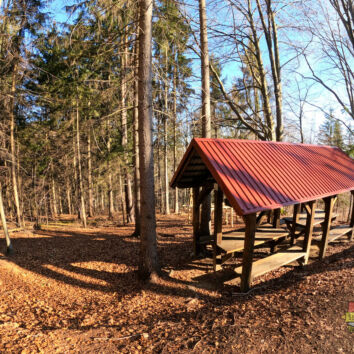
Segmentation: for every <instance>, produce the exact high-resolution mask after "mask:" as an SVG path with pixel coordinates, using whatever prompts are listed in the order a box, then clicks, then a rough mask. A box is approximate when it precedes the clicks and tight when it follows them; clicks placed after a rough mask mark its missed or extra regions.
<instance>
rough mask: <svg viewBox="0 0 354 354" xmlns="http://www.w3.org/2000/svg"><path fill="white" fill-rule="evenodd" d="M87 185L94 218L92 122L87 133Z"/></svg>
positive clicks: (90, 207)
mask: <svg viewBox="0 0 354 354" xmlns="http://www.w3.org/2000/svg"><path fill="white" fill-rule="evenodd" d="M87 183H88V207H89V210H88V212H89V216H90V217H92V216H93V185H92V156H91V122H89V128H88V132H87Z"/></svg>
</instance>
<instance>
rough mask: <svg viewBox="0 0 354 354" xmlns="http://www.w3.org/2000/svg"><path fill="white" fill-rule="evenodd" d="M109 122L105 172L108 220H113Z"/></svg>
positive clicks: (108, 124)
mask: <svg viewBox="0 0 354 354" xmlns="http://www.w3.org/2000/svg"><path fill="white" fill-rule="evenodd" d="M109 130H110V121H108V122H107V134H108V138H107V151H108V157H107V171H108V219H110V220H112V219H113V214H114V204H113V183H112V169H111V163H110V154H111V136H110V132H109Z"/></svg>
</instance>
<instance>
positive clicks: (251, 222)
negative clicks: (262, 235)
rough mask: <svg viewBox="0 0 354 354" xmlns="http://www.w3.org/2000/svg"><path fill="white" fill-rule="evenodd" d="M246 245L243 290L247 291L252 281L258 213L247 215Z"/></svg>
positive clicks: (243, 262) (242, 278)
mask: <svg viewBox="0 0 354 354" xmlns="http://www.w3.org/2000/svg"><path fill="white" fill-rule="evenodd" d="M245 222H246V231H245V246H244V250H243V258H242V274H241V291H242V292H247V291H248V290H249V288H250V286H251V282H252V262H253V251H254V240H255V234H256V214H255V213H254V214H249V215H245Z"/></svg>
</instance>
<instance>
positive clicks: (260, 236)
mask: <svg viewBox="0 0 354 354" xmlns="http://www.w3.org/2000/svg"><path fill="white" fill-rule="evenodd" d="M288 235H289V232H288V231H286V230H285V229H283V228H279V229H275V228H273V227H271V226H261V227H258V228H257V231H256V235H255V242H254V245H255V246H259V245H262V244H265V243H268V242H271V241H276V240H278V239H279V238H285V237H286V236H288ZM244 243H245V230H244V229H240V230H237V231H233V232H230V233H225V234H223V237H222V240H221V243H219V244H217V246H218V247H219V249H220V250H221V252H224V253H234V252H240V251H242V250H243V248H244Z"/></svg>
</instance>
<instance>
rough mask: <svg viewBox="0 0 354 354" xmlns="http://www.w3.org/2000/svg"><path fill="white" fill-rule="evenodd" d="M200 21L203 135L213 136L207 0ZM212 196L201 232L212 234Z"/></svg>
mask: <svg viewBox="0 0 354 354" xmlns="http://www.w3.org/2000/svg"><path fill="white" fill-rule="evenodd" d="M199 21H200V49H201V53H200V57H201V74H202V136H203V138H210V137H211V118H210V67H209V49H208V33H207V17H206V3H205V0H199ZM210 206H211V196H210V195H209V196H208V197H207V198H205V200H204V202H203V205H202V212H201V221H200V233H201V234H203V235H210V228H211V212H210Z"/></svg>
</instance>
